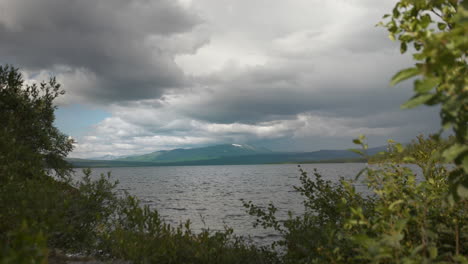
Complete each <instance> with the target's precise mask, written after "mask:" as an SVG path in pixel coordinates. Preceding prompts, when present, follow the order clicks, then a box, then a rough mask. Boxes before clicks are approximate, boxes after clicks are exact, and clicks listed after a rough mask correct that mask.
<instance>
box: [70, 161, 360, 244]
mask: <svg viewBox="0 0 468 264" xmlns="http://www.w3.org/2000/svg"><path fill="white" fill-rule="evenodd" d="M364 166H365V164H362V163H352V164H351V163H346V164H306V165H302V167H303V168H304V169H305V170H306V171H308V172H310V175H312V171H313V169H314V168H317V170H318V172H319V173H321V174H322V176H323V177H324V178H325V179H330V180H333V181H336V180H338V179H339V178H340V177H345V178H352V177H354V176H355V175H356V174H357V173H358V172H359V171H360V170H361V169H362V168H363V167H364ZM108 171H110V172H111V173H112V178H113V179H115V180H118V181H119V182H120V184H119V187H118V188H119V189H121V190H126V191H128V192H129V193H130V194H132V195H135V196H137V197H138V198H140V199H141V200H142V201H143V203H145V204H148V205H149V206H151V207H153V208H156V209H157V210H158V211H159V213H160V214H161V215H162V216H163V217H164V219H165V220H166V221H169V222H171V223H173V224H177V223H180V222H181V221H185V220H187V219H190V220H191V222H192V227H193V228H194V230H201V229H202V228H210V229H212V230H220V229H223V227H224V226H225V225H227V226H230V227H232V228H234V231H235V233H236V234H239V235H250V236H252V238H253V239H254V240H256V241H259V242H267V241H271V240H272V239H274V238H275V236H276V235H277V234H276V233H275V232H273V231H272V230H263V229H261V228H260V227H257V228H253V226H252V224H253V223H254V222H255V218H254V217H252V216H249V215H248V214H247V213H246V210H245V208H244V207H243V206H242V202H241V201H240V200H241V199H244V200H246V201H253V202H254V203H255V204H258V205H267V204H268V203H269V202H273V203H274V204H275V206H276V207H278V209H279V210H278V216H279V218H285V217H287V211H288V210H289V211H292V212H293V213H294V214H300V213H301V212H302V210H303V206H302V199H301V197H300V195H299V194H298V193H297V192H295V191H294V188H293V186H298V185H299V176H300V173H299V171H298V167H297V166H296V165H292V164H281V165H234V166H174V167H137V168H99V169H93V175H99V174H100V173H107V172H108ZM81 175H82V173H81V171H77V172H76V176H77V177H80V176H81Z"/></svg>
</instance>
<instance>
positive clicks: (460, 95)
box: [380, 0, 468, 199]
mask: <svg viewBox="0 0 468 264" xmlns="http://www.w3.org/2000/svg"><path fill="white" fill-rule="evenodd" d="M384 18H388V19H389V21H388V22H386V23H380V25H383V26H385V27H386V28H387V29H388V31H389V32H390V38H391V39H393V40H395V39H398V41H400V45H401V53H405V52H407V50H408V47H409V46H410V45H412V46H413V48H414V54H413V58H414V60H416V64H415V66H414V67H411V68H408V69H405V70H402V71H400V72H398V73H397V74H396V75H395V76H394V77H393V79H392V84H397V83H399V82H401V81H404V80H406V79H409V78H412V77H416V76H418V77H420V78H418V79H416V80H415V81H414V92H415V95H414V96H413V98H411V99H410V100H409V101H408V102H406V103H405V104H404V105H403V106H402V107H403V108H412V107H415V106H418V105H420V104H426V105H437V104H439V105H440V106H441V110H440V116H441V119H442V127H443V129H450V128H451V129H452V131H453V133H454V135H455V139H456V141H455V142H454V143H453V144H450V145H449V146H447V147H446V148H445V149H444V150H442V151H441V157H443V158H444V160H445V162H448V163H452V162H453V163H454V164H455V165H456V169H454V170H452V171H451V172H450V183H451V194H452V195H453V198H456V199H458V198H460V197H465V198H467V197H468V144H467V143H468V130H467V123H468V67H467V63H468V60H467V55H468V37H467V36H468V1H459V0H431V1H428V0H401V1H399V2H398V3H397V4H396V5H395V7H394V9H393V12H392V13H391V14H387V15H385V16H384Z"/></svg>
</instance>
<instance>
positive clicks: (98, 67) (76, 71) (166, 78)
mask: <svg viewBox="0 0 468 264" xmlns="http://www.w3.org/2000/svg"><path fill="white" fill-rule="evenodd" d="M0 10H1V13H0V14H1V15H0V62H2V63H13V64H15V65H16V66H19V67H22V68H23V69H25V70H29V71H39V70H47V71H49V72H53V73H54V74H58V75H60V74H62V73H63V74H64V75H63V77H64V78H67V77H68V78H71V79H76V78H77V75H80V74H81V78H85V79H86V84H87V85H84V86H87V87H82V86H81V87H80V83H78V84H73V83H71V84H70V86H72V87H71V88H72V89H75V90H79V92H77V93H79V94H80V95H81V96H84V97H87V98H93V99H94V100H98V101H99V100H104V101H116V100H117V101H118V100H132V99H140V98H145V97H156V96H159V95H161V94H162V91H163V90H164V89H166V88H171V87H176V86H180V85H181V83H182V82H183V81H184V75H183V73H182V71H181V70H180V69H179V68H178V66H177V65H176V64H175V63H174V60H173V58H174V55H175V54H176V53H177V52H190V51H191V49H192V50H193V49H194V47H180V48H179V50H174V47H173V46H174V45H172V43H171V41H173V40H172V39H171V38H174V37H177V36H178V35H180V34H184V33H186V32H189V31H191V30H192V29H193V28H194V26H195V25H197V24H198V23H199V22H200V20H199V18H198V17H197V16H195V15H194V14H192V13H190V12H189V11H187V10H186V9H184V8H182V7H181V6H179V5H178V4H177V2H176V1H172V0H158V1H148V0H131V1H129V0H80V1H77V0H70V1H63V0H35V1H29V0H2V1H1V2H0ZM195 42H196V41H195ZM200 42H203V41H200ZM63 82H65V83H70V82H69V81H68V82H67V80H64V81H63ZM73 86H76V87H73ZM75 92H76V91H75ZM72 93H73V91H72Z"/></svg>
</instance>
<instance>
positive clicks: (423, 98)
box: [401, 94, 436, 109]
mask: <svg viewBox="0 0 468 264" xmlns="http://www.w3.org/2000/svg"><path fill="white" fill-rule="evenodd" d="M434 96H436V95H435V94H419V95H416V96H414V97H413V98H411V99H410V100H408V101H407V102H406V103H404V104H402V105H401V109H410V108H413V107H416V106H418V105H420V104H423V103H425V102H427V101H429V100H431V99H432V98H434Z"/></svg>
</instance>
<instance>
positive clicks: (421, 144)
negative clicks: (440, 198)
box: [369, 134, 455, 169]
mask: <svg viewBox="0 0 468 264" xmlns="http://www.w3.org/2000/svg"><path fill="white" fill-rule="evenodd" d="M454 141H455V139H454V137H453V136H450V137H448V138H447V139H444V138H440V137H439V135H429V136H427V137H424V135H422V134H420V135H418V136H417V137H416V139H414V140H412V141H411V143H409V144H406V145H402V144H400V143H396V142H394V141H393V140H389V141H388V147H387V150H386V151H384V152H381V153H377V154H376V155H374V156H371V157H369V162H370V163H383V162H385V161H389V162H398V163H411V164H416V165H418V166H419V167H420V168H421V169H423V167H424V165H425V164H426V163H428V162H430V161H432V162H434V163H443V162H445V161H444V159H443V158H442V157H441V156H440V155H438V154H439V153H440V152H441V151H443V150H444V149H446V148H447V147H448V146H449V145H450V144H452V143H453V142H454Z"/></svg>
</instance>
